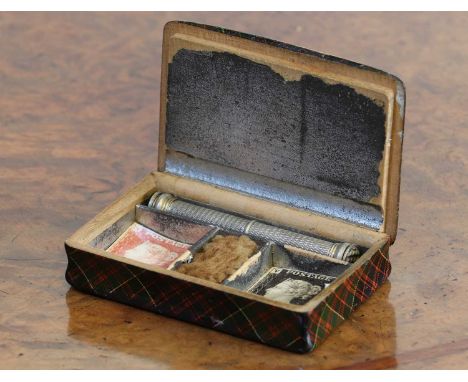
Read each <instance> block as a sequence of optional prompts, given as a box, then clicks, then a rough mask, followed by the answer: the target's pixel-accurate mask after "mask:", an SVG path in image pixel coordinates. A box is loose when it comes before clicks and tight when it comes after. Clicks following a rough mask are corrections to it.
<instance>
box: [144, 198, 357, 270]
mask: <svg viewBox="0 0 468 382" xmlns="http://www.w3.org/2000/svg"><path fill="white" fill-rule="evenodd" d="M148 207H150V208H154V209H155V210H157V211H160V212H164V213H166V214H168V215H173V216H176V217H179V218H184V219H189V220H191V221H194V222H198V223H203V224H210V225H214V226H217V227H220V228H222V229H225V230H228V231H231V232H236V233H239V234H244V235H248V236H251V237H252V238H254V239H258V240H263V241H273V242H275V243H277V244H280V245H289V246H292V247H296V248H300V249H303V250H306V251H310V252H315V253H318V254H321V255H325V256H329V257H333V258H335V259H339V260H344V261H349V262H352V261H355V260H356V258H357V257H358V256H359V255H360V253H359V249H358V248H357V246H356V245H354V244H350V243H334V242H331V241H327V240H323V239H318V238H315V237H312V236H308V235H305V234H302V233H297V232H293V231H288V230H286V229H283V228H279V227H275V226H272V225H269V224H265V223H262V222H259V221H256V220H251V219H246V218H242V217H239V216H235V215H231V214H229V213H225V212H221V211H218V210H215V209H211V208H207V207H202V206H200V205H197V204H194V203H190V202H187V201H184V200H181V199H178V198H176V197H175V196H174V195H172V194H169V193H161V192H156V193H155V194H153V196H152V197H151V199H150V201H149V202H148Z"/></svg>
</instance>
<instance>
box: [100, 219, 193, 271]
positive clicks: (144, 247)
mask: <svg viewBox="0 0 468 382" xmlns="http://www.w3.org/2000/svg"><path fill="white" fill-rule="evenodd" d="M189 247H190V244H185V243H180V242H178V241H175V240H171V239H169V238H167V237H164V236H162V235H160V234H158V233H156V232H154V231H152V230H150V229H148V228H146V227H144V226H142V225H140V224H137V223H133V224H132V225H131V226H130V227H129V228H128V229H127V230H126V231H125V232H124V233H123V234H122V236H120V237H119V238H118V239H117V240H116V241H115V242H114V244H112V245H111V246H110V247H109V248H108V249H107V251H108V252H110V253H112V254H114V255H117V256H123V257H126V258H128V259H133V260H136V261H140V262H142V263H146V264H151V265H158V266H160V267H163V268H167V267H169V265H171V264H172V262H174V260H175V259H177V258H178V257H179V256H180V255H182V254H183V253H184V252H186V251H187V250H188V248H189Z"/></svg>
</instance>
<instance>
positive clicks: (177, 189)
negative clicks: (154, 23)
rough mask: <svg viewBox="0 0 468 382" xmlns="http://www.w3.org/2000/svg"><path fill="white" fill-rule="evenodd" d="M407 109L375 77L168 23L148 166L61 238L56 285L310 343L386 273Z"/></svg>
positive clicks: (321, 58) (252, 40)
mask: <svg viewBox="0 0 468 382" xmlns="http://www.w3.org/2000/svg"><path fill="white" fill-rule="evenodd" d="M404 104H405V90H404V86H403V84H402V82H401V81H400V80H399V79H398V78H396V77H394V76H392V75H390V74H388V73H385V72H383V71H380V70H377V69H373V68H370V67H367V66H365V65H361V64H356V63H354V62H350V61H347V60H343V59H340V58H336V57H332V56H327V55H324V54H321V53H317V52H313V51H310V50H306V49H303V48H299V47H295V46H291V45H288V44H284V43H281V42H277V41H272V40H268V39H265V38H261V37H256V36H252V35H247V34H244V33H239V32H234V31H229V30H225V29H222V28H217V27H211V26H207V25H198V24H194V23H189V22H170V23H168V24H167V25H166V26H165V29H164V39H163V56H162V67H161V105H160V121H159V122H160V123H159V143H158V163H157V165H156V166H155V170H154V171H153V172H151V173H150V174H148V175H147V176H146V177H145V178H144V179H143V180H141V181H140V182H139V183H138V184H136V185H135V186H134V187H133V188H132V189H131V190H129V191H128V192H127V193H126V194H125V195H123V196H121V197H120V198H119V199H118V200H116V201H115V202H114V203H112V204H111V205H110V206H108V207H107V208H106V209H104V210H103V211H102V212H100V213H99V214H98V215H96V217H95V218H93V219H92V220H91V221H90V222H88V223H87V224H85V225H84V226H82V227H81V228H80V229H79V230H78V231H77V232H75V233H74V234H73V235H72V236H71V237H70V238H69V239H67V240H66V242H65V249H66V253H67V256H68V267H67V270H66V275H65V276H66V279H67V281H68V282H69V283H70V284H71V285H72V286H73V287H74V288H76V289H78V290H80V291H82V292H84V293H89V294H92V295H96V296H99V297H103V298H106V299H109V300H113V301H116V302H120V303H123V304H127V305H131V306H134V307H137V308H141V309H145V310H148V311H151V312H155V313H159V314H162V315H166V316H169V317H173V318H177V319H180V320H184V321H187V322H190V323H195V324H198V325H202V326H204V327H207V328H211V329H215V330H218V331H222V332H225V333H229V334H232V335H235V336H238V337H242V338H246V339H250V340H254V341H258V342H261V343H263V344H266V345H271V346H275V347H278V348H281V349H284V350H288V351H292V352H297V353H305V352H308V351H310V350H313V349H314V348H316V347H317V345H318V344H320V343H321V342H322V341H323V340H324V339H325V338H326V337H327V336H328V334H329V333H330V332H331V331H332V330H333V328H334V327H336V326H337V325H338V324H339V323H341V322H342V321H344V320H345V319H346V318H348V317H349V316H350V315H351V314H352V312H353V311H354V310H355V309H356V308H357V307H358V306H359V305H360V304H362V303H363V302H364V301H366V300H367V299H368V298H369V297H370V296H371V295H372V294H373V292H374V291H375V290H376V289H377V288H378V287H379V286H380V285H381V284H382V283H384V282H385V280H386V279H387V278H388V276H389V274H390V270H391V266H390V261H389V256H388V249H389V246H390V245H391V244H392V243H393V242H394V240H395V236H396V232H397V223H398V201H399V188H400V166H401V150H402V140H403V125H404Z"/></svg>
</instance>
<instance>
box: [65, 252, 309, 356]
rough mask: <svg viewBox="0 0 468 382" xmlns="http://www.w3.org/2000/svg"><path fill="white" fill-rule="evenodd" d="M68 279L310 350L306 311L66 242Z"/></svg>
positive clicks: (112, 296)
mask: <svg viewBox="0 0 468 382" xmlns="http://www.w3.org/2000/svg"><path fill="white" fill-rule="evenodd" d="M65 249H66V251H67V255H68V267H67V270H66V275H65V276H66V279H67V281H68V282H69V283H70V284H71V285H72V286H73V287H75V288H76V289H78V290H80V291H82V292H85V293H90V294H93V295H96V296H99V297H103V298H106V299H109V300H113V301H117V302H120V303H124V304H127V305H132V306H135V307H138V308H142V309H145V310H148V311H152V312H156V313H160V314H163V315H166V316H169V317H174V318H178V319H181V320H184V321H188V322H192V323H195V324H198V325H202V326H205V327H208V328H212V329H215V330H219V331H222V332H225V333H229V334H232V335H234V336H237V337H242V338H246V339H250V340H254V341H258V342H261V343H263V344H267V345H271V346H275V347H278V348H281V349H285V350H289V351H293V352H298V353H304V352H307V351H309V350H310V349H311V347H312V345H311V343H310V341H309V334H308V332H307V330H306V329H307V323H308V317H307V315H306V314H299V313H295V312H290V311H288V310H285V309H281V308H277V307H274V306H271V305H268V304H263V303H259V302H256V301H252V300H249V299H246V298H243V297H239V296H235V295H232V294H229V293H224V292H221V291H217V290H214V289H210V288H207V287H204V286H201V285H197V284H193V283H190V282H187V281H183V280H179V279H176V278H173V277H170V276H167V275H163V274H160V273H157V272H151V271H148V270H145V269H142V268H139V267H136V266H132V265H128V264H125V263H123V262H120V261H116V260H112V259H108V258H105V257H102V256H98V255H95V254H92V253H88V252H84V251H81V250H77V249H74V248H71V247H69V246H67V245H65Z"/></svg>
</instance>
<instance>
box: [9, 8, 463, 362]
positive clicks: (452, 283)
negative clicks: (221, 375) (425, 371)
mask: <svg viewBox="0 0 468 382" xmlns="http://www.w3.org/2000/svg"><path fill="white" fill-rule="evenodd" d="M171 19H189V20H193V21H198V22H201V23H209V24H214V25H223V26H225V27H229V28H232V29H235V30H244V31H248V32H251V33H253V34H258V35H264V36H268V37H272V38H274V39H277V40H282V41H287V42H290V43H293V44H295V45H299V46H305V47H307V48H311V49H314V50H318V51H323V52H326V53H330V54H334V55H337V56H341V57H346V58H350V59H352V60H355V61H359V62H364V63H366V64H369V65H372V66H375V67H379V68H382V69H384V70H388V71H390V72H392V73H395V74H397V75H399V76H400V77H401V78H402V79H403V80H405V83H406V85H407V91H408V108H407V113H406V115H407V121H406V137H405V147H404V151H405V152H404V155H403V156H404V161H403V172H402V189H401V202H400V222H399V232H398V238H397V241H396V242H395V244H394V245H393V246H392V247H391V249H390V255H391V258H392V264H393V271H392V274H391V276H390V282H387V283H386V284H384V285H383V286H382V287H381V288H380V289H379V290H377V292H376V293H375V294H374V296H373V297H372V298H371V299H370V300H369V301H367V302H366V303H365V304H364V305H363V306H361V307H360V308H359V309H358V310H357V311H356V312H355V313H353V314H352V315H351V317H350V319H349V320H347V321H346V322H344V323H343V324H342V325H341V326H340V327H338V329H337V330H335V332H334V333H333V334H332V335H331V336H330V337H329V338H328V339H327V340H326V341H325V342H324V343H323V344H322V345H321V346H320V347H319V348H318V349H317V350H315V351H314V352H313V353H310V354H306V355H296V354H290V353H287V352H284V351H281V350H277V349H273V348H269V347H265V346H262V345H260V344H256V343H252V342H248V341H245V340H242V339H239V338H235V337H231V336H228V335H224V334H221V333H219V332H214V331H211V330H208V329H203V328H200V327H197V326H194V325H190V324H186V323H184V322H180V321H177V320H173V319H169V318H166V317H163V316H158V315H154V314H151V313H148V312H144V311H140V310H138V309H133V308H131V307H127V306H123V305H120V304H116V303H113V302H110V301H106V300H103V299H98V298H94V297H91V296H88V295H84V294H82V293H80V292H78V291H76V290H73V289H71V288H70V287H69V285H68V284H67V283H66V281H65V280H64V278H63V272H64V269H65V266H66V257H65V255H64V251H63V240H64V238H66V237H67V236H69V235H70V234H71V233H72V232H74V231H75V230H76V229H77V228H78V227H80V226H81V225H82V224H83V223H84V222H85V221H87V220H89V219H90V218H92V217H93V216H94V215H95V214H96V212H97V211H99V210H101V209H102V208H103V207H104V206H105V205H107V204H109V203H110V202H112V201H113V200H115V199H116V198H117V197H118V196H119V195H121V194H122V192H123V191H124V190H126V189H129V188H130V187H131V186H132V185H133V184H135V183H136V182H137V181H138V180H139V179H141V178H142V177H143V176H144V175H145V174H147V173H148V172H150V171H151V170H153V169H154V168H155V163H156V155H155V152H154V147H155V145H156V143H155V142H156V141H157V128H156V125H157V123H156V121H157V118H156V114H157V113H156V112H157V105H158V104H159V100H158V91H159V86H158V85H159V72H160V68H159V62H160V53H161V52H160V46H161V41H160V38H161V35H162V27H163V25H164V23H165V22H166V21H168V20H171ZM467 22H468V15H466V14H418V13H412V14H396V13H389V14H381V13H372V14H366V13H353V14H339V13H338V14H336V13H334V14H319V13H313V14H307V13H288V14H281V13H265V14H256V13H237V14H236V13H234V14H231V13H230V14H222V13H211V14H193V13H186V14H178V13H171V14H166V13H163V14H154V13H153V14H73V15H71V14H27V13H26V14H14V13H13V14H7V13H4V14H1V15H0V35H1V36H2V39H0V51H1V52H2V55H1V56H0V73H1V76H0V89H2V91H1V92H0V104H1V105H2V115H1V117H0V128H1V132H2V134H1V138H0V158H1V167H2V171H1V172H0V179H1V184H2V189H1V192H0V198H1V199H0V201H1V203H0V208H1V213H0V219H1V227H2V229H1V231H0V249H1V251H0V253H1V255H0V306H1V309H0V343H1V344H2V349H3V351H2V352H1V355H0V367H1V368H5V369H7V368H121V367H127V368H396V367H399V368H437V367H440V368H465V367H467V366H468V326H467V322H468V321H467V320H466V316H467V312H466V307H465V306H464V304H460V301H464V299H465V298H466V294H467V292H468V290H467V285H468V284H467V282H466V277H464V276H466V273H467V271H468V269H467V265H466V260H465V257H464V255H465V254H466V250H465V249H464V243H465V242H466V241H467V239H468V237H467V232H466V224H465V218H466V215H467V213H468V210H467V208H468V203H466V191H465V190H466V189H467V188H468V184H467V181H466V165H467V163H468V159H467V145H468V135H467V132H466V129H465V128H464V122H463V121H465V120H466V117H467V113H466V110H465V105H466V104H467V102H468V98H467V95H466V92H464V91H462V89H465V88H466V87H467V86H468V83H467V78H468V73H467V68H466V65H465V63H466V62H467V60H468V37H467V36H466V34H465V33H463V31H464V30H465V25H466V23H467ZM116 25H120V27H118V28H117V27H116ZM273 25H274V27H273ZM442 127H443V128H442ZM182 347H183V348H184V349H187V350H186V351H183V352H181V351H180V349H181V348H182ZM246 355H248V356H246Z"/></svg>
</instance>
